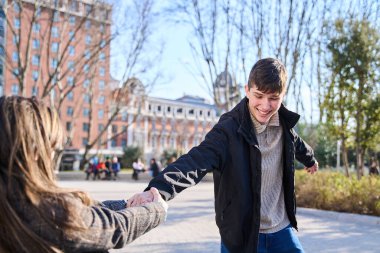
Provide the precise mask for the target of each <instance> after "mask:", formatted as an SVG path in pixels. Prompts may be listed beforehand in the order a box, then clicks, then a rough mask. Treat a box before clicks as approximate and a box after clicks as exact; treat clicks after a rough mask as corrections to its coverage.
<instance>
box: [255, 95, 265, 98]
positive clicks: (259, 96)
mask: <svg viewBox="0 0 380 253" xmlns="http://www.w3.org/2000/svg"><path fill="white" fill-rule="evenodd" d="M255 97H256V98H263V96H261V95H255Z"/></svg>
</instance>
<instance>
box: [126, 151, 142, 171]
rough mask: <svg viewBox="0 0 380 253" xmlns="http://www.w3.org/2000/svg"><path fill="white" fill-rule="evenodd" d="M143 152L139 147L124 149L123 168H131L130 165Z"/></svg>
mask: <svg viewBox="0 0 380 253" xmlns="http://www.w3.org/2000/svg"><path fill="white" fill-rule="evenodd" d="M142 154H143V152H142V150H141V149H140V148H139V147H126V148H125V149H124V154H123V158H122V163H123V165H124V166H126V167H128V168H131V167H132V163H133V162H134V161H137V159H138V158H140V157H141V156H142Z"/></svg>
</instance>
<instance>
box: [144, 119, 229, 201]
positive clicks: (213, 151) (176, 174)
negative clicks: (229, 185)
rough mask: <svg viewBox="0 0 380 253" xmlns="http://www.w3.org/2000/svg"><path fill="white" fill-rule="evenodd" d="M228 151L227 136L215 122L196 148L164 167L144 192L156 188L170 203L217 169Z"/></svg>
mask: <svg viewBox="0 0 380 253" xmlns="http://www.w3.org/2000/svg"><path fill="white" fill-rule="evenodd" d="M227 149H228V138H227V133H226V132H225V131H224V128H223V127H222V125H221V124H220V123H218V124H216V125H215V126H214V128H213V129H212V130H211V131H210V132H209V133H208V134H207V135H206V137H205V140H204V141H203V142H202V143H201V144H200V145H199V146H197V147H194V148H192V149H191V150H190V151H189V152H188V153H187V154H185V155H182V156H181V157H180V158H178V160H177V161H175V162H173V163H171V164H170V165H169V166H167V167H166V168H165V169H164V170H163V171H162V172H161V173H160V174H159V175H158V176H157V177H155V178H154V179H152V180H151V181H150V183H149V185H148V187H147V188H146V189H145V190H148V189H150V188H151V187H155V188H157V190H158V191H159V192H160V194H161V195H162V197H163V198H164V199H165V200H166V201H167V200H171V199H172V198H174V197H175V196H176V195H177V194H178V193H180V192H181V191H183V190H184V189H186V188H188V187H191V186H194V185H196V184H197V183H199V182H200V181H201V180H202V178H203V177H204V176H205V175H206V174H207V173H208V172H210V171H213V170H215V169H216V170H218V169H220V168H221V164H223V160H224V159H226V153H227Z"/></svg>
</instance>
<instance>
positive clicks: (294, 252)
mask: <svg viewBox="0 0 380 253" xmlns="http://www.w3.org/2000/svg"><path fill="white" fill-rule="evenodd" d="M220 252H221V253H229V251H228V249H227V248H226V246H225V245H224V244H223V242H222V244H221V250H220ZM257 252H258V253H304V250H303V248H302V245H301V243H300V241H299V240H298V237H297V235H296V234H295V233H294V231H293V228H292V227H291V225H289V226H287V227H286V228H284V229H282V230H280V231H278V232H276V233H270V234H261V233H260V234H259V245H258V247H257Z"/></svg>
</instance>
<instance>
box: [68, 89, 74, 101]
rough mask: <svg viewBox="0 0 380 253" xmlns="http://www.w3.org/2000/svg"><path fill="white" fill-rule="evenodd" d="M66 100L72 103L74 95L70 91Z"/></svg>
mask: <svg viewBox="0 0 380 253" xmlns="http://www.w3.org/2000/svg"><path fill="white" fill-rule="evenodd" d="M67 99H68V100H69V101H73V100H74V93H73V92H72V91H70V92H69V93H67Z"/></svg>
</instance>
